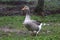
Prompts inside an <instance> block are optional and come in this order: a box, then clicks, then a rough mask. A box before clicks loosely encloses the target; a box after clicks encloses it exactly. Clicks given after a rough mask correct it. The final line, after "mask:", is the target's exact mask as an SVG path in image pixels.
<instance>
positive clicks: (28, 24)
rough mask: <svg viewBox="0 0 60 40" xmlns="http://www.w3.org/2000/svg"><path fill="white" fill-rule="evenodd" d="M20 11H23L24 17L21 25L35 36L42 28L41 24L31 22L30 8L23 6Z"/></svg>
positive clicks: (34, 21)
mask: <svg viewBox="0 0 60 40" xmlns="http://www.w3.org/2000/svg"><path fill="white" fill-rule="evenodd" d="M22 10H24V11H25V13H26V17H25V20H24V22H23V25H24V26H25V27H26V28H27V29H28V31H31V32H32V33H33V34H35V35H37V34H38V33H39V32H40V30H41V27H42V23H41V22H39V21H36V20H32V19H31V18H30V17H31V16H30V8H29V7H28V6H26V5H25V6H24V7H23V8H22Z"/></svg>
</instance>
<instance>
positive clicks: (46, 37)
mask: <svg viewBox="0 0 60 40" xmlns="http://www.w3.org/2000/svg"><path fill="white" fill-rule="evenodd" d="M24 18H25V17H24V16H3V17H0V27H1V26H2V27H4V26H10V27H13V28H16V29H21V30H25V29H24V27H23V26H22V23H23V20H24ZM31 19H35V20H39V21H42V22H44V23H52V24H51V25H49V26H47V25H46V26H43V27H42V30H41V32H40V33H39V35H38V36H31V35H26V36H23V35H19V34H15V33H9V34H8V35H6V34H5V33H4V32H0V40H60V25H58V24H59V23H60V14H54V15H49V16H45V17H44V18H42V17H41V16H32V17H31ZM4 34H5V35H4Z"/></svg>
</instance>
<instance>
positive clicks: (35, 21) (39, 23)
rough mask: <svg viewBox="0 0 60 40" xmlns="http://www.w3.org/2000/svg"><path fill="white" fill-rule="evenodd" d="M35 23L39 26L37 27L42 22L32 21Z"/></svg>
mask: <svg viewBox="0 0 60 40" xmlns="http://www.w3.org/2000/svg"><path fill="white" fill-rule="evenodd" d="M31 21H32V22H33V23H35V24H37V25H40V23H41V22H40V21H36V20H31Z"/></svg>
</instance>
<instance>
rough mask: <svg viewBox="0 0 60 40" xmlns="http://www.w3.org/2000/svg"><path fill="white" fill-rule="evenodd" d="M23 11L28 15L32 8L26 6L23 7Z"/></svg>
mask: <svg viewBox="0 0 60 40" xmlns="http://www.w3.org/2000/svg"><path fill="white" fill-rule="evenodd" d="M22 11H24V13H25V14H26V15H30V8H29V6H26V5H25V6H24V7H23V8H22Z"/></svg>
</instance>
